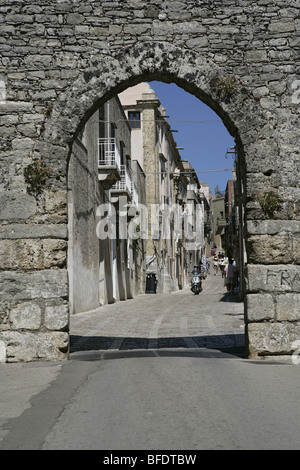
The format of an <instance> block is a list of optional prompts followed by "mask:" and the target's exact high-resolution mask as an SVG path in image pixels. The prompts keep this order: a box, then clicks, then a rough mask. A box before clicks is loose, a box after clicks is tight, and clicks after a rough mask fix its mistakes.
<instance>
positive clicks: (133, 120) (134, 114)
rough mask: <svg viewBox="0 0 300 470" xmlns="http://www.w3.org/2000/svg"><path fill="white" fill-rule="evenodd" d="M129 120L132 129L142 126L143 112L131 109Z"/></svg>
mask: <svg viewBox="0 0 300 470" xmlns="http://www.w3.org/2000/svg"><path fill="white" fill-rule="evenodd" d="M128 120H129V125H130V127H131V129H140V128H141V113H140V112H139V111H129V112H128Z"/></svg>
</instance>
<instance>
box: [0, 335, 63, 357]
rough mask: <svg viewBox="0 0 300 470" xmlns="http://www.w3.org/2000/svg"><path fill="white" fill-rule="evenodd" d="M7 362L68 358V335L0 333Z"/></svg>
mask: <svg viewBox="0 0 300 470" xmlns="http://www.w3.org/2000/svg"><path fill="white" fill-rule="evenodd" d="M0 342H2V343H1V344H3V343H4V344H5V354H6V361H7V362H31V361H60V360H64V359H67V358H68V354H69V335H68V333H64V332H51V333H44V332H36V333H32V332H25V331H22V332H21V331H20V332H18V331H3V332H0Z"/></svg>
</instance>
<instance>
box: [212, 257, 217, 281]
mask: <svg viewBox="0 0 300 470" xmlns="http://www.w3.org/2000/svg"><path fill="white" fill-rule="evenodd" d="M213 267H214V276H216V275H217V272H218V258H216V257H215V258H214V260H213Z"/></svg>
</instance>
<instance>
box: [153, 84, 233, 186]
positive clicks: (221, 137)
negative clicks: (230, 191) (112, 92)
mask: <svg viewBox="0 0 300 470" xmlns="http://www.w3.org/2000/svg"><path fill="white" fill-rule="evenodd" d="M149 84H150V86H151V88H152V89H153V90H154V91H155V93H156V94H157V96H158V98H159V100H160V102H161V104H162V106H163V107H165V108H166V114H167V116H169V118H168V119H167V120H168V122H169V123H170V125H171V128H172V129H175V130H178V132H176V133H174V134H173V135H174V139H175V141H176V143H177V145H178V147H184V150H180V151H179V152H180V155H181V158H182V159H183V160H189V161H190V163H191V165H192V166H193V168H194V170H195V171H197V172H198V171H199V172H200V171H207V170H220V169H221V170H223V169H231V168H233V159H232V155H229V156H228V158H225V155H226V152H227V150H229V149H230V147H231V146H233V145H234V144H235V142H234V139H233V137H232V136H231V135H230V134H229V132H228V131H227V129H226V127H225V126H224V124H223V123H222V120H221V119H220V118H219V116H218V115H217V114H216V113H215V112H214V111H213V110H212V109H211V108H209V107H208V106H206V105H205V104H204V103H202V101H200V100H199V99H198V98H196V97H195V96H193V95H191V94H190V93H187V92H186V91H184V90H183V89H182V88H179V87H178V86H177V85H175V84H174V83H171V84H166V83H163V82H149ZM183 121H210V122H209V123H201V122H183ZM211 121H212V122H211ZM197 175H198V178H199V180H200V181H203V182H204V183H208V184H209V186H210V189H211V191H212V194H214V190H215V187H216V186H218V187H219V189H220V190H222V191H224V190H225V188H226V183H227V181H228V180H231V179H232V171H221V172H207V173H197Z"/></svg>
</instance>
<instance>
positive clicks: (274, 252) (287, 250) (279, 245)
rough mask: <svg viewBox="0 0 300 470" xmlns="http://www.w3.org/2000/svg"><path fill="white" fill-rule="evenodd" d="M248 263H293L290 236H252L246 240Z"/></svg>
mask: <svg viewBox="0 0 300 470" xmlns="http://www.w3.org/2000/svg"><path fill="white" fill-rule="evenodd" d="M247 246H248V258H249V262H250V263H251V262H256V263H261V264H278V263H292V262H293V247H292V237H291V236H290V235H252V236H250V237H249V238H248V239H247Z"/></svg>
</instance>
